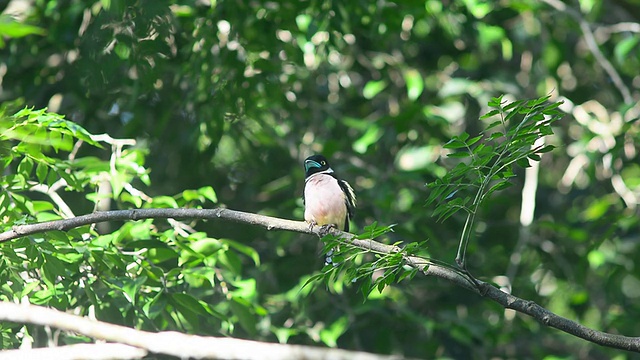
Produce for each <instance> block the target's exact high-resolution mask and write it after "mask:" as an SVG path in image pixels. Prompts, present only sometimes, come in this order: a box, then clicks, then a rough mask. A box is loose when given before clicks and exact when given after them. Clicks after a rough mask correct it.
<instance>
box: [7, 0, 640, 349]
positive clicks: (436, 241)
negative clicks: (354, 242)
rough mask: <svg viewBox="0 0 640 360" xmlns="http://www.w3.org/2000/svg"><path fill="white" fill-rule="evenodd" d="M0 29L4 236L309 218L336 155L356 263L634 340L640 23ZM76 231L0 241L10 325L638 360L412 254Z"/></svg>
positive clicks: (345, 19)
mask: <svg viewBox="0 0 640 360" xmlns="http://www.w3.org/2000/svg"><path fill="white" fill-rule="evenodd" d="M0 12H1V14H2V15H0V170H1V171H2V173H1V174H0V186H1V187H2V190H1V193H0V219H2V221H1V224H2V225H1V226H2V228H0V232H5V233H6V232H9V231H11V229H13V228H14V227H15V226H19V225H24V224H33V223H38V222H44V221H51V220H59V219H70V218H73V217H75V216H78V215H83V214H90V213H92V212H95V211H106V210H126V209H137V208H147V209H151V208H228V209H233V210H239V211H243V212H247V213H254V214H261V215H266V216H272V217H278V218H286V219H293V220H302V219H303V204H302V199H301V195H302V189H303V186H304V169H303V167H302V161H303V160H304V159H305V158H306V157H307V156H309V155H311V154H315V153H322V154H324V155H325V156H327V158H329V159H330V161H331V164H332V166H333V168H334V170H335V171H336V173H337V174H338V176H339V177H340V178H342V179H345V180H347V181H349V183H350V184H351V185H352V186H353V188H354V189H355V192H356V195H357V197H358V208H357V211H356V216H355V219H354V220H353V221H352V223H351V232H352V233H353V234H356V236H358V237H359V238H362V239H365V238H375V239H376V240H377V241H380V242H382V243H386V244H390V245H394V246H397V247H399V248H401V249H403V251H407V254H411V255H415V256H419V257H421V258H427V259H432V260H433V261H437V262H438V263H444V264H443V266H447V267H450V268H451V269H457V271H459V272H460V273H461V274H463V275H464V274H471V275H473V276H474V277H475V278H477V279H479V280H480V281H482V282H483V283H487V284H491V285H492V286H495V287H497V288H499V289H500V290H502V291H503V292H506V293H509V294H513V295H515V296H517V297H519V298H521V299H526V300H530V301H534V302H535V303H537V304H539V305H541V306H542V307H544V308H546V309H548V310H550V311H552V312H553V313H555V314H558V315H560V316H562V317H564V318H568V319H571V320H573V321H575V322H577V323H580V324H582V325H585V326H586V327H589V328H591V329H595V330H599V331H602V332H606V333H610V334H621V335H627V336H636V337H637V336H640V333H639V331H640V330H639V329H638V326H637V319H638V318H640V305H638V304H639V303H638V299H639V298H640V275H639V274H640V273H639V272H638V268H637V267H636V262H637V259H638V258H640V210H639V205H640V165H639V164H638V161H637V159H638V150H639V149H638V147H639V146H638V144H640V122H639V121H638V120H639V118H640V105H639V100H640V74H639V73H638V69H640V44H639V43H640V35H639V34H640V19H639V18H640V3H638V2H637V1H635V0H620V1H587V0H580V1H575V2H561V1H559V0H543V1H532V0H513V1H503V2H483V1H477V0H454V1H444V2H443V1H435V0H425V1H412V0H407V1H397V2H392V1H386V0H381V1H375V2H372V1H352V2H346V1H345V2H338V1H329V0H327V1H282V2H279V1H248V2H244V1H228V0H220V1H210V0H196V1H177V0H173V1H152V0H137V1H126V0H101V1H93V2H91V1H78V0H55V1H51V0H49V1H44V0H31V1H18V0H12V1H10V2H8V3H3V4H0ZM485 115H486V116H485ZM529 115H531V118H529V117H528V116H529ZM552 119H553V122H551V120H552ZM527 121H529V122H527ZM519 124H523V125H519ZM514 129H515V130H514ZM532 136H533V137H532ZM495 154H500V156H494V155H495ZM501 161H503V163H501ZM507 163H508V165H504V167H499V166H498V165H499V164H507ZM492 169H497V170H500V171H497V170H496V171H493V170H492ZM485 170H487V171H486V172H485ZM489 170H491V171H489ZM476 194H481V197H478V198H474V196H476ZM470 214H472V215H473V216H471V217H470V216H469V215H470ZM470 218H471V220H470ZM469 221H471V222H469ZM63 230H64V231H61V230H54V231H48V232H44V233H37V234H30V235H27V236H22V237H18V238H15V239H11V240H9V241H1V240H0V241H1V242H0V254H1V256H0V300H2V301H5V302H29V303H32V304H37V305H45V306H48V307H51V308H55V309H59V310H65V311H70V312H73V313H75V314H77V315H86V316H90V317H94V318H96V319H98V320H102V321H105V322H109V323H113V324H118V325H124V326H127V327H131V328H136V329H140V330H146V331H154V332H157V331H169V330H175V331H180V332H184V333H189V334H196V335H207V336H230V337H234V338H239V339H251V340H257V341H264V342H271V343H277V342H279V343H283V344H300V345H314V346H320V347H327V348H336V347H337V348H340V349H346V350H357V351H365V352H369V353H377V354H391V355H400V356H406V357H416V358H461V359H462V358H469V359H484V358H547V359H564V358H572V359H609V358H616V359H627V358H632V354H631V353H627V352H624V351H621V350H616V349H610V348H606V347H601V346H599V345H595V344H593V343H590V342H588V341H585V340H582V339H580V338H578V337H576V336H573V335H570V334H567V333H564V332H561V331H558V330H556V329H553V328H550V327H547V326H545V324H544V323H541V322H539V321H538V320H536V319H534V318H532V317H529V316H527V315H524V314H521V313H520V312H516V311H513V310H511V309H505V308H504V307H503V306H500V305H499V304H496V303H494V302H490V301H487V300H486V299H484V298H483V297H481V296H477V295H475V294H473V293H472V292H469V290H468V289H466V288H464V287H460V286H456V285H455V284H452V283H451V282H447V281H442V280H441V279H440V278H438V277H416V276H413V275H415V271H414V270H416V269H415V268H413V270H412V268H411V267H410V266H409V267H407V266H406V265H407V264H406V263H405V262H404V261H406V258H403V257H397V258H393V259H392V258H390V257H386V255H382V254H380V253H375V252H370V251H364V250H363V249H362V248H357V247H349V246H348V245H347V246H345V245H341V249H343V251H344V253H343V254H342V256H343V258H341V259H344V260H345V262H343V263H342V265H344V267H343V268H338V267H336V268H335V269H332V268H331V266H329V268H327V266H325V263H324V262H325V258H324V256H323V254H322V253H323V251H326V250H328V249H329V248H331V247H333V246H334V245H335V241H339V240H338V239H337V238H335V237H332V236H331V235H329V236H327V237H325V238H324V239H323V241H319V240H318V238H317V237H314V236H310V235H305V234H301V233H299V232H289V231H276V232H274V231H267V230H265V229H263V228H261V227H253V226H248V225H247V224H246V223H233V222H220V221H214V220H209V221H200V220H198V221H196V220H191V219H169V220H162V219H153V218H149V219H140V220H135V221H133V220H125V218H121V219H119V220H114V221H109V222H103V223H98V224H93V225H90V224H86V225H82V226H80V227H74V228H73V229H71V228H65V229H63ZM461 240H462V242H463V244H462V246H460V245H461ZM459 248H463V249H462V250H463V251H466V256H465V260H466V261H465V263H464V266H459V265H458V264H457V263H456V259H457V260H460V259H461V258H460V256H459V255H460V249H459ZM387 255H388V254H387ZM394 259H395V260H394ZM346 260H349V261H346ZM390 261H391V262H390ZM393 261H395V262H393ZM392 265H393V266H395V267H392ZM376 266H378V267H376ZM388 269H393V271H387V270H388ZM412 271H414V272H413V273H412ZM47 331H48V330H45V329H43V327H42V326H37V325H26V326H25V325H24V324H17V323H9V322H2V323H0V348H2V349H15V348H18V347H20V346H21V344H25V343H28V342H33V343H34V345H33V346H34V347H41V346H47V345H48V344H53V343H55V344H58V345H64V344H74V343H81V342H89V341H90V337H88V336H85V335H80V334H75V333H73V332H60V333H56V334H52V333H51V332H47Z"/></svg>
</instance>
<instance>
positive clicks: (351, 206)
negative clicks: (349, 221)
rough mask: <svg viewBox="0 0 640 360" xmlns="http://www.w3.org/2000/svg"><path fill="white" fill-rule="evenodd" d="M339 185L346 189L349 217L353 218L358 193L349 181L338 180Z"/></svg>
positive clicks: (343, 189)
mask: <svg viewBox="0 0 640 360" xmlns="http://www.w3.org/2000/svg"><path fill="white" fill-rule="evenodd" d="M338 185H340V188H341V189H342V191H344V195H345V204H346V205H347V213H348V214H349V218H352V217H353V215H354V213H355V211H356V205H357V202H356V194H355V193H354V192H353V188H352V187H351V185H349V183H348V182H346V181H344V180H338Z"/></svg>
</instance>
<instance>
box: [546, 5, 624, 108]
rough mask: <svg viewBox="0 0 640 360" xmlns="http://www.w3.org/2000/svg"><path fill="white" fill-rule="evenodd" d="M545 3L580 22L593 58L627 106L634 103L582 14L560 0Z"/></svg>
mask: <svg viewBox="0 0 640 360" xmlns="http://www.w3.org/2000/svg"><path fill="white" fill-rule="evenodd" d="M543 1H544V2H545V3H547V4H548V5H550V6H551V7H553V8H554V9H556V10H558V11H561V12H563V13H566V14H568V15H569V16H571V17H572V18H574V19H575V20H576V21H577V22H578V25H580V30H581V31H582V35H584V40H585V43H586V44H587V47H588V48H589V50H590V51H591V53H592V54H593V56H594V57H595V58H596V61H597V62H598V63H599V64H600V66H601V67H602V69H604V71H605V72H606V73H607V74H608V75H609V77H610V78H611V81H613V84H614V85H615V87H616V88H618V91H619V92H620V94H621V95H622V98H623V99H624V102H625V103H627V104H631V103H633V97H632V96H631V92H630V91H629V88H628V87H627V86H626V85H625V83H624V81H622V77H620V74H618V72H617V71H616V69H615V68H614V67H613V65H612V64H611V62H609V60H607V58H606V57H605V56H604V55H603V54H602V51H601V50H600V47H599V46H598V43H597V41H596V38H595V36H594V35H593V31H591V27H590V25H589V23H588V22H587V21H586V20H585V19H584V18H583V17H582V14H580V12H578V11H577V10H575V9H573V8H571V7H569V6H567V5H566V4H565V3H563V2H562V1H560V0H543Z"/></svg>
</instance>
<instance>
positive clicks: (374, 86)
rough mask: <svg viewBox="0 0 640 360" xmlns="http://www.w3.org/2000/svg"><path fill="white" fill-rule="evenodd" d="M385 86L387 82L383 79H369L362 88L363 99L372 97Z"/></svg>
mask: <svg viewBox="0 0 640 360" xmlns="http://www.w3.org/2000/svg"><path fill="white" fill-rule="evenodd" d="M386 87H387V82H386V81H384V80H378V81H374V80H371V81H369V82H368V83H367V84H366V85H365V86H364V88H363V89H362V95H363V96H364V98H365V99H367V100H370V99H373V98H374V97H375V96H376V95H378V93H380V92H381V91H382V90H384V89H385V88H386Z"/></svg>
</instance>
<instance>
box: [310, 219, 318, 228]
mask: <svg viewBox="0 0 640 360" xmlns="http://www.w3.org/2000/svg"><path fill="white" fill-rule="evenodd" d="M316 225H318V223H317V222H315V220H311V221H309V231H311V230H313V227H314V226H316Z"/></svg>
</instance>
